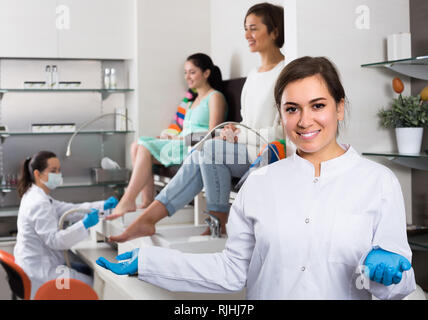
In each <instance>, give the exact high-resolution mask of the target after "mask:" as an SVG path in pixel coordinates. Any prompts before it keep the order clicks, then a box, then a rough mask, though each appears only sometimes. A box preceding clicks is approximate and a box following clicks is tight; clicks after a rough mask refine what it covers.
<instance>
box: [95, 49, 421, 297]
mask: <svg viewBox="0 0 428 320" xmlns="http://www.w3.org/2000/svg"><path fill="white" fill-rule="evenodd" d="M345 99H346V97H345V91H344V89H343V86H342V84H341V82H340V78H339V75H338V73H337V71H336V68H335V67H334V66H333V64H332V63H331V62H330V61H329V60H327V59H326V58H312V57H304V58H300V59H297V60H295V61H293V62H291V63H290V64H288V65H287V66H286V67H285V68H284V70H283V71H282V72H281V74H280V76H279V78H278V80H277V83H276V87H275V101H276V103H277V107H278V111H279V112H280V114H281V121H282V125H283V127H284V130H285V132H286V134H287V136H288V138H289V139H290V140H291V141H292V142H293V143H294V144H295V146H296V147H297V151H296V152H295V153H294V154H293V155H292V156H290V157H288V158H286V159H284V160H281V161H278V162H276V163H274V164H272V165H269V166H266V167H264V168H261V169H258V170H256V171H254V172H253V173H252V174H251V175H250V176H249V177H248V179H247V180H246V182H245V183H244V185H243V186H242V188H241V189H240V191H239V194H238V196H237V197H236V199H235V201H234V203H233V205H232V208H231V211H230V217H229V222H228V224H227V230H228V235H229V238H228V240H227V242H226V248H225V250H223V251H222V252H219V253H214V254H188V253H182V252H180V251H178V250H171V249H168V248H162V247H156V246H153V247H144V248H140V249H139V250H138V249H137V250H134V251H132V252H127V253H125V254H122V255H120V256H119V257H118V259H125V258H129V260H128V261H124V262H120V263H112V262H109V261H107V260H106V259H105V258H103V257H100V258H99V259H98V260H97V263H98V264H99V265H101V266H103V267H104V268H107V269H110V270H112V271H113V272H115V273H119V274H121V273H122V274H123V273H135V272H138V277H139V279H141V280H144V281H147V282H150V283H152V284H155V285H158V286H160V287H163V288H166V289H168V290H171V291H193V292H211V293H225V292H231V291H240V290H242V289H243V288H244V287H246V289H247V290H246V294H247V298H248V299H371V297H372V295H374V296H376V297H377V298H380V299H402V298H404V297H406V296H407V295H409V294H410V293H411V292H412V291H414V290H415V289H416V283H415V277H414V271H413V269H412V268H411V263H410V261H411V256H412V253H411V250H410V247H409V244H408V242H407V234H406V215H405V209H404V200H403V195H402V193H401V188H400V184H399V182H398V180H397V178H396V177H395V175H394V174H393V172H392V171H391V170H389V169H388V168H386V167H384V166H382V165H380V164H378V163H375V162H373V161H370V160H368V159H365V158H363V157H361V156H360V155H359V154H358V153H357V151H355V149H354V148H353V147H352V146H350V145H342V144H339V143H338V142H337V135H338V127H339V123H340V122H342V121H343V120H344V117H345ZM363 272H364V274H362V273H363Z"/></svg>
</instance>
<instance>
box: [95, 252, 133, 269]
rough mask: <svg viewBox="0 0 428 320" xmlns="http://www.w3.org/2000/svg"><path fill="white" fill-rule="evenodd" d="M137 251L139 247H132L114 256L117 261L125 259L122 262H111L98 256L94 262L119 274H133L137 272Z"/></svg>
mask: <svg viewBox="0 0 428 320" xmlns="http://www.w3.org/2000/svg"><path fill="white" fill-rule="evenodd" d="M138 251H139V249H134V250H132V251H128V252H125V253H122V254H120V255H118V256H117V257H116V260H118V261H120V260H127V261H124V262H119V263H113V262H110V261H108V260H107V259H106V258H104V257H99V258H98V259H97V261H96V262H97V264H98V265H99V266H101V267H103V268H106V269H107V270H110V271H112V272H113V273H116V274H119V275H124V274H135V273H137V272H138Z"/></svg>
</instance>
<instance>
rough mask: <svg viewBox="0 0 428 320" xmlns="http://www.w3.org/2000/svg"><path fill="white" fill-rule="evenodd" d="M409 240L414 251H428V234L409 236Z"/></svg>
mask: <svg viewBox="0 0 428 320" xmlns="http://www.w3.org/2000/svg"><path fill="white" fill-rule="evenodd" d="M407 240H408V242H409V245H410V246H411V247H412V248H414V249H423V250H428V233H425V234H420V235H414V236H408V237H407Z"/></svg>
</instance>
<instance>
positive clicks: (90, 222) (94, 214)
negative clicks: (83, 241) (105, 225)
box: [83, 209, 99, 229]
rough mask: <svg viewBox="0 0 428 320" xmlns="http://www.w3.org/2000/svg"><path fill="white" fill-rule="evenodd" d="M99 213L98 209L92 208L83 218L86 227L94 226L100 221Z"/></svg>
mask: <svg viewBox="0 0 428 320" xmlns="http://www.w3.org/2000/svg"><path fill="white" fill-rule="evenodd" d="M98 214H99V212H98V210H96V209H92V211H91V212H90V213H88V214H87V215H86V216H85V218H83V225H84V226H85V228H86V229H89V228H90V227H93V226H95V225H96V224H97V223H98V221H99V218H98Z"/></svg>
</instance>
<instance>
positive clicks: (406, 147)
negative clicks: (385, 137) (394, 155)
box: [378, 78, 428, 154]
mask: <svg viewBox="0 0 428 320" xmlns="http://www.w3.org/2000/svg"><path fill="white" fill-rule="evenodd" d="M392 87H393V89H394V91H395V92H396V93H398V94H399V96H398V98H397V99H393V102H392V105H391V107H390V108H389V109H387V110H386V109H382V110H380V111H379V112H378V116H379V117H380V122H381V125H382V126H383V127H384V128H394V129H395V135H396V138H397V146H398V152H399V153H407V154H419V153H420V150H421V145H422V136H423V130H424V127H427V126H428V86H427V87H425V89H423V90H422V92H421V93H420V94H419V95H417V96H405V97H403V96H402V95H401V93H402V92H403V91H404V84H403V82H402V81H401V79H400V78H394V80H393V81H392Z"/></svg>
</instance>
